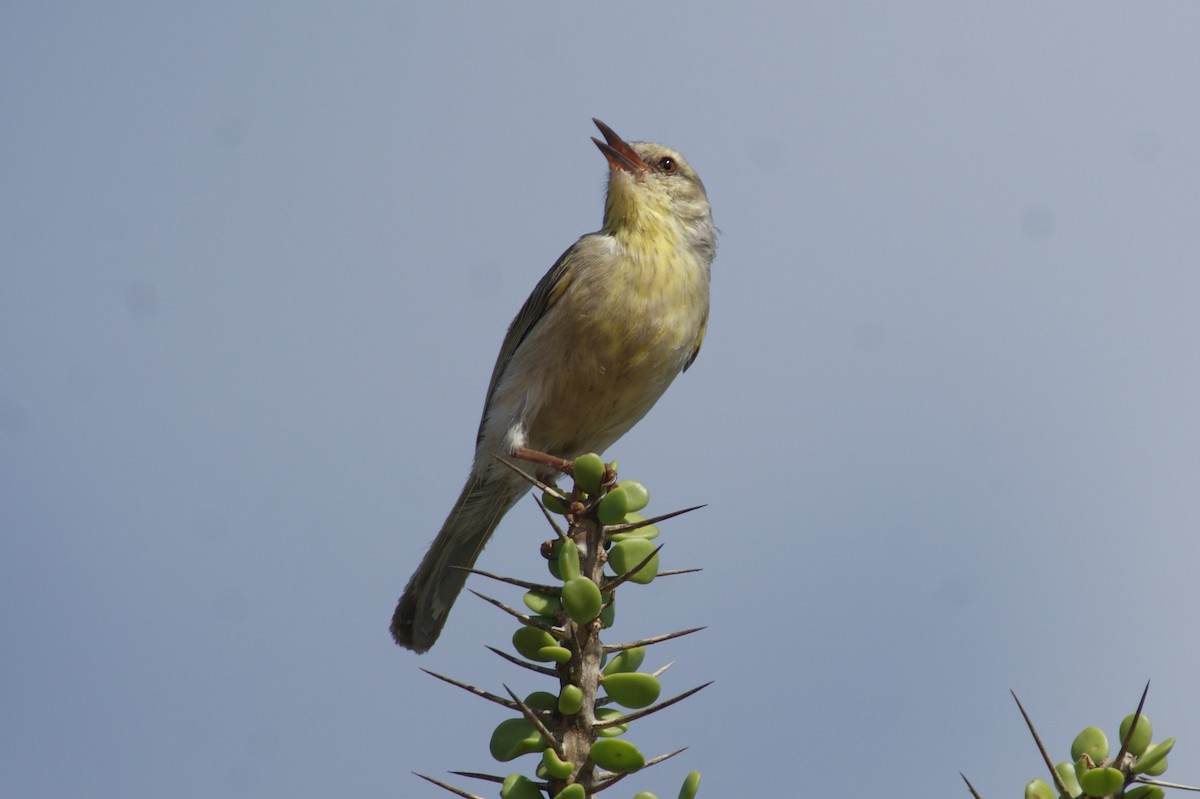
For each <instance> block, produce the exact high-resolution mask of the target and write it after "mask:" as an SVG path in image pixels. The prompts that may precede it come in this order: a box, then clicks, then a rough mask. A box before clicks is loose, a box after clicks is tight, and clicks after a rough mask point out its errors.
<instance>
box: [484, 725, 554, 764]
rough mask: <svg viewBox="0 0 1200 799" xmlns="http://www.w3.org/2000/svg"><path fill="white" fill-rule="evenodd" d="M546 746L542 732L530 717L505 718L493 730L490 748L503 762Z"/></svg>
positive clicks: (494, 755)
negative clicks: (530, 721) (530, 720)
mask: <svg viewBox="0 0 1200 799" xmlns="http://www.w3.org/2000/svg"><path fill="white" fill-rule="evenodd" d="M545 747H546V741H545V740H544V739H543V738H542V736H541V733H539V732H538V731H537V729H536V728H535V727H534V726H533V725H532V724H530V723H529V720H528V719H525V718H519V719H505V720H504V721H502V722H500V723H499V724H498V725H496V729H495V730H493V731H492V739H491V741H490V742H489V743H488V750H489V751H490V752H491V753H492V757H494V758H496V759H497V760H499V761H500V762H501V763H505V762H508V761H509V760H512V759H514V758H517V757H520V756H521V755H526V754H529V753H530V752H540V751H541V750H542V749H544V748H545Z"/></svg>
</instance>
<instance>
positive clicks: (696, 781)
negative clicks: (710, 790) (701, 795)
mask: <svg viewBox="0 0 1200 799" xmlns="http://www.w3.org/2000/svg"><path fill="white" fill-rule="evenodd" d="M699 790H700V772H699V771H690V772H688V775H687V776H686V777H684V779H683V787H682V788H680V789H679V799H696V792H697V791H699Z"/></svg>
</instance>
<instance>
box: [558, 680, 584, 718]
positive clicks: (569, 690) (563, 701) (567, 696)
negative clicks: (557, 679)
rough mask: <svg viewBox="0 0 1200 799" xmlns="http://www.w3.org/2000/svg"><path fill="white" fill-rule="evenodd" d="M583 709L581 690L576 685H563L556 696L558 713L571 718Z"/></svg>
mask: <svg viewBox="0 0 1200 799" xmlns="http://www.w3.org/2000/svg"><path fill="white" fill-rule="evenodd" d="M581 707H583V689H582V688H580V687H579V686H578V685H564V686H563V689H562V692H561V693H560V694H559V695H558V711H559V712H560V713H562V714H563V715H564V716H573V715H574V714H576V713H578V712H579V709H580V708H581Z"/></svg>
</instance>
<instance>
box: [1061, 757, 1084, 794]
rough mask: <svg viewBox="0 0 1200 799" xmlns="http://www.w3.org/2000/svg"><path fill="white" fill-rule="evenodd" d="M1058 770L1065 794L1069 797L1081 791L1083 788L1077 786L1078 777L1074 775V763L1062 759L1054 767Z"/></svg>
mask: <svg viewBox="0 0 1200 799" xmlns="http://www.w3.org/2000/svg"><path fill="white" fill-rule="evenodd" d="M1054 770H1055V771H1057V772H1058V778H1059V779H1060V780H1062V783H1063V787H1065V788H1066V789H1067V796H1069V797H1071V799H1075V797H1077V796H1079V795H1080V794H1081V793H1083V789H1082V788H1080V787H1079V777H1077V776H1075V764H1074V763H1070V762H1067V761H1063V762H1062V763H1059V764H1058V765H1057V766H1055V767H1054Z"/></svg>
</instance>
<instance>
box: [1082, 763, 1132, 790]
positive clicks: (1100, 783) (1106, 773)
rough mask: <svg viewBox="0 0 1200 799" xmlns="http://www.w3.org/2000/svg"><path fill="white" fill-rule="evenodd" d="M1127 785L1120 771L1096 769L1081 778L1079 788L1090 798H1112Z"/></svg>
mask: <svg viewBox="0 0 1200 799" xmlns="http://www.w3.org/2000/svg"><path fill="white" fill-rule="evenodd" d="M1124 784H1125V775H1124V774H1122V773H1121V770H1120V769H1115V768H1094V769H1092V770H1091V771H1089V772H1087V773H1086V774H1084V775H1083V776H1082V777H1080V778H1079V787H1080V788H1082V789H1083V792H1084V793H1085V794H1087V795H1088V796H1110V795H1112V794H1114V793H1116V792H1117V791H1119V790H1120V789H1121V786H1122V785H1124Z"/></svg>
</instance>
